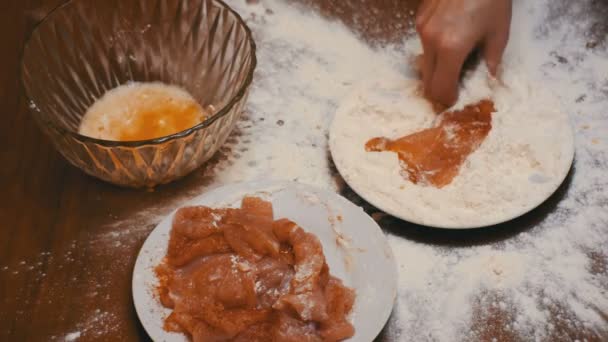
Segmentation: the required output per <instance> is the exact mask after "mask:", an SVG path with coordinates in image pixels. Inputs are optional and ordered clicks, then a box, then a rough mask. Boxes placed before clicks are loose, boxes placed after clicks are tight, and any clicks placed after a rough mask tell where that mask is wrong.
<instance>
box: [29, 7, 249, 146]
mask: <svg viewBox="0 0 608 342" xmlns="http://www.w3.org/2000/svg"><path fill="white" fill-rule="evenodd" d="M77 1H82V0H68V1H66V2H64V3H62V4H60V5H58V6H57V7H55V8H53V9H52V10H51V11H50V12H49V13H48V14H47V15H46V16H45V17H44V18H43V19H42V20H40V21H39V22H38V23H36V25H34V27H33V28H32V29H31V31H30V32H29V33H28V36H27V39H26V40H25V44H24V45H23V49H22V50H21V58H20V63H19V69H20V70H19V76H20V77H19V81H20V84H21V88H22V91H23V93H24V95H25V98H26V100H27V104H28V106H30V110H29V111H30V112H31V111H33V110H34V109H31V105H30V104H34V105H35V104H36V101H34V100H33V99H32V98H31V96H30V94H29V92H28V90H27V87H26V86H25V81H24V72H25V52H26V50H27V49H28V47H29V46H30V43H31V41H32V38H33V36H34V33H36V32H37V31H38V29H39V28H40V27H41V26H42V25H44V24H45V23H46V22H47V21H48V20H50V18H51V17H53V16H54V15H56V14H57V13H58V12H60V11H61V10H63V9H64V7H68V6H71V5H72V4H73V3H75V2H77ZM180 1H183V0H180ZM203 1H211V2H214V3H216V4H219V5H220V6H221V7H223V8H225V9H226V10H228V11H229V12H230V13H231V14H232V15H234V17H235V18H236V20H237V22H238V23H239V24H240V25H241V26H242V27H243V28H244V30H245V35H246V37H247V40H248V42H249V46H250V48H251V52H250V53H251V63H250V65H249V68H248V70H247V75H246V77H245V79H244V80H243V82H242V84H241V85H240V87H239V89H238V91H237V92H236V94H235V95H234V96H232V97H231V98H230V100H229V101H228V103H226V104H225V105H224V106H223V107H222V108H220V109H219V110H218V111H216V112H215V114H213V115H211V116H210V117H208V118H206V119H205V120H203V122H201V123H199V124H197V125H195V126H192V127H190V128H188V129H185V130H183V131H180V132H177V133H173V134H170V135H166V136H162V137H158V138H153V139H145V140H130V141H120V140H106V139H97V138H93V137H89V136H86V135H82V134H80V133H78V132H76V131H73V130H70V129H66V128H64V127H61V126H59V125H57V124H55V123H54V122H52V121H50V120H45V119H42V118H41V120H42V123H43V124H45V125H48V126H49V127H50V128H52V129H54V130H56V131H57V132H58V133H59V134H61V135H69V136H71V137H72V138H74V139H76V140H78V141H81V142H84V143H94V144H96V145H101V146H104V147H142V146H150V145H160V144H164V143H166V142H169V141H172V140H177V139H181V138H184V137H186V136H189V135H192V134H194V133H195V132H196V131H198V130H201V129H203V128H207V127H209V126H210V125H211V124H213V123H214V122H215V121H217V120H218V119H220V118H222V117H224V116H226V115H227V114H228V113H229V112H230V110H231V109H232V107H234V105H235V104H236V103H237V102H239V101H240V100H241V99H242V98H243V97H244V96H245V94H246V93H247V91H248V89H249V87H250V86H251V83H252V81H253V74H254V72H255V69H256V67H257V56H256V44H255V41H254V39H253V34H252V32H251V29H250V28H249V26H248V25H247V23H246V22H245V20H243V18H242V17H241V15H240V14H239V13H237V12H236V11H235V10H234V9H233V8H232V7H230V6H228V5H227V4H226V3H225V2H224V1H223V0H203ZM36 110H37V109H36Z"/></svg>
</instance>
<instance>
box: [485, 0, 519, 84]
mask: <svg viewBox="0 0 608 342" xmlns="http://www.w3.org/2000/svg"><path fill="white" fill-rule="evenodd" d="M505 6H506V8H505V9H504V13H506V15H505V16H503V17H502V18H501V19H500V20H499V22H498V25H497V26H496V27H497V28H496V29H495V30H493V31H491V32H490V34H489V35H487V36H486V37H485V42H484V46H483V54H484V59H485V61H486V65H487V66H488V71H490V74H491V75H492V76H494V77H496V76H497V72H498V67H499V66H500V63H501V60H502V56H503V54H504V52H505V49H506V47H507V43H508V41H509V30H510V28H511V15H512V5H511V1H507V2H505Z"/></svg>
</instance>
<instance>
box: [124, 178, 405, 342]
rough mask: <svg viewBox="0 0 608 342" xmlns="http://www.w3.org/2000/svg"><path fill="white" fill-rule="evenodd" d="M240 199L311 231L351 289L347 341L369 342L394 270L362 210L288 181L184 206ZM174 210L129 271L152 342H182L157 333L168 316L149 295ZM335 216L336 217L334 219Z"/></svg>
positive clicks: (386, 308)
mask: <svg viewBox="0 0 608 342" xmlns="http://www.w3.org/2000/svg"><path fill="white" fill-rule="evenodd" d="M245 195H255V196H259V197H262V198H264V199H266V200H269V201H271V202H272V205H273V208H274V214H275V218H277V219H278V218H283V217H284V218H289V219H291V220H293V221H295V222H296V223H298V224H299V225H300V226H301V227H302V228H303V229H305V230H306V231H308V232H311V233H314V234H315V235H317V236H318V237H319V239H320V240H321V243H322V244H323V251H324V253H325V257H326V258H327V263H328V264H329V267H330V271H331V274H332V275H334V276H337V277H338V278H340V279H342V280H343V281H344V283H345V284H346V285H347V286H349V287H352V288H354V289H355V291H356V295H357V297H356V299H355V305H354V308H353V312H352V314H351V317H350V318H351V322H352V323H353V325H354V327H355V336H353V337H352V338H351V339H349V340H348V341H353V342H354V341H360V342H369V341H372V340H373V339H374V338H375V337H376V336H377V335H378V333H379V332H380V331H381V330H382V328H383V327H384V325H385V324H386V322H387V320H388V318H389V316H390V314H391V310H392V308H393V304H394V301H395V298H396V295H397V267H396V264H395V260H394V258H393V253H392V251H391V248H390V246H389V245H388V243H387V241H386V238H385V236H384V234H383V233H382V230H380V227H378V225H377V224H376V222H375V221H374V220H372V219H371V218H370V217H369V216H368V215H367V214H365V212H364V211H363V210H362V209H361V208H359V207H357V206H355V205H354V204H352V203H351V202H349V201H348V200H346V199H344V198H343V197H341V196H339V195H337V194H335V193H333V192H328V191H324V190H320V189H315V188H312V187H309V186H305V185H301V184H297V183H290V182H278V183H277V182H269V181H262V182H253V183H241V184H235V185H229V186H224V187H221V188H217V189H214V190H211V191H209V192H207V193H205V194H204V195H202V196H200V197H198V198H195V199H194V200H192V201H190V202H189V203H188V204H187V205H206V206H210V207H216V208H218V207H227V206H228V207H238V206H239V205H240V202H241V199H242V198H243V197H244V196H245ZM174 214H175V211H174V212H173V213H171V214H170V215H169V216H167V217H166V218H165V219H164V220H162V221H161V222H160V223H159V224H158V226H157V227H156V228H155V229H154V230H153V231H152V233H151V234H150V236H149V237H148V239H147V240H146V241H145V243H144V245H143V247H142V248H141V251H140V252H139V256H138V257H137V261H136V263H135V269H134V271H133V301H134V303H135V309H136V310H137V314H138V316H139V318H140V320H141V322H142V324H143V326H144V328H145V329H146V331H147V332H148V334H149V335H150V337H151V338H152V339H153V340H154V341H159V342H160V341H186V338H185V336H184V335H182V334H176V333H169V332H166V331H165V330H163V320H164V318H165V317H166V316H167V315H168V314H169V313H170V312H171V310H169V309H166V308H164V307H163V306H162V305H161V304H160V302H159V301H158V299H157V297H156V295H155V293H154V292H155V291H154V289H155V287H156V286H157V279H156V276H155V274H154V267H156V265H158V264H159V263H160V262H161V260H162V259H163V257H164V256H165V254H166V251H167V244H168V238H169V232H170V230H171V223H172V220H173V215H174ZM340 218H341V219H340Z"/></svg>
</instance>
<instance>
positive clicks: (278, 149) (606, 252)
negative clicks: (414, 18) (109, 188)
mask: <svg viewBox="0 0 608 342" xmlns="http://www.w3.org/2000/svg"><path fill="white" fill-rule="evenodd" d="M599 3H601V2H598V1H594V0H581V1H566V0H552V1H550V0H539V1H517V2H515V13H514V18H515V19H514V22H515V23H516V25H514V27H513V32H512V40H511V43H510V48H509V52H508V56H507V57H506V58H507V59H510V60H514V61H515V60H516V61H517V62H518V63H520V67H521V70H524V71H525V72H526V73H527V75H528V76H529V78H530V79H531V80H532V81H535V82H536V84H538V87H546V88H549V89H550V90H553V91H554V92H555V93H557V95H558V97H559V100H560V101H561V102H562V103H563V105H564V107H563V108H564V110H565V112H566V113H568V114H569V116H570V119H571V121H572V122H573V124H574V127H575V134H576V152H577V155H576V161H575V168H574V171H573V174H572V177H571V179H570V180H569V181H568V182H569V183H568V186H567V188H566V189H565V191H564V195H563V196H562V198H561V200H560V201H559V203H558V204H557V205H555V207H554V208H552V210H551V212H550V213H549V214H547V215H546V216H542V215H540V214H539V218H538V220H537V221H535V222H533V224H531V225H532V228H529V229H524V227H523V225H524V222H523V221H516V222H515V223H513V224H512V227H510V228H509V229H512V230H513V234H505V235H503V236H502V237H501V238H500V239H496V241H495V242H491V241H489V242H488V241H485V242H484V243H483V244H481V245H472V246H471V245H470V244H469V245H466V246H462V244H457V243H454V244H453V245H446V244H445V243H443V242H442V240H441V239H434V238H431V236H437V234H438V233H437V232H429V233H428V234H429V235H428V238H427V235H426V232H427V230H425V229H423V228H416V227H411V226H408V225H406V224H404V223H401V222H398V221H395V220H393V219H391V218H390V217H386V216H384V215H382V214H375V215H374V217H377V218H379V219H380V218H382V219H381V221H380V223H381V225H382V226H383V227H384V228H386V229H387V231H388V232H389V242H390V244H391V246H392V248H393V251H394V254H395V256H396V259H397V262H398V263H399V267H400V269H399V278H400V288H399V298H398V302H397V306H396V308H395V313H394V315H393V317H392V318H391V321H390V322H389V325H388V327H387V329H386V331H385V332H384V333H383V335H382V337H381V338H380V340H385V341H427V340H428V341H457V340H477V339H480V338H484V337H488V335H487V331H486V330H485V328H487V326H489V325H490V324H485V322H488V320H489V318H488V317H491V316H492V313H493V312H496V311H499V312H503V313H505V317H506V321H504V322H503V323H504V324H502V325H501V328H502V329H503V330H501V331H500V334H493V335H492V334H491V335H489V338H487V340H492V338H496V339H497V340H504V339H508V338H501V336H507V337H508V336H511V337H512V338H511V339H512V340H535V339H538V340H546V341H563V340H575V339H579V340H581V341H582V340H584V339H585V338H587V340H593V339H595V340H608V329H607V328H606V327H607V326H608V322H607V320H606V317H607V316H608V315H606V313H607V312H608V302H607V298H608V193H607V192H608V190H607V189H608V171H607V170H608V140H607V139H608V137H607V135H606V132H607V131H608V113H607V112H606V108H608V81H607V80H606V74H605V72H603V71H605V70H608V52H607V51H606V45H605V41H604V43H602V41H601V39H603V37H604V35H605V32H606V31H600V32H604V33H603V35H601V36H600V37H597V36H595V35H593V34H590V33H589V32H590V28H591V27H592V26H594V25H595V24H596V23H602V22H605V20H606V19H605V18H606V15H607V14H608V13H607V11H606V6H604V7H601V6H602V5H601V4H599ZM228 4H229V5H230V6H232V7H234V8H235V9H236V10H237V11H238V12H239V13H241V15H242V16H243V18H245V19H246V20H247V22H248V24H249V25H250V27H251V29H252V31H253V33H254V36H255V39H256V42H257V45H258V59H259V66H258V69H257V70H256V74H255V79H254V82H253V86H252V89H251V92H250V96H249V102H248V105H247V109H246V113H245V115H244V118H243V120H242V121H240V122H239V123H238V125H237V129H236V130H235V134H234V135H233V136H232V137H231V139H230V141H229V143H228V144H227V146H226V148H225V149H224V152H223V153H221V154H220V156H219V157H218V158H216V160H215V161H213V162H212V163H211V164H209V165H208V167H207V168H206V169H204V170H202V171H200V173H201V175H200V176H195V177H201V178H202V179H203V180H202V181H201V182H199V183H196V186H194V187H192V188H188V189H187V190H186V191H180V192H179V193H169V192H168V190H167V188H165V189H164V190H162V191H164V192H163V194H162V195H163V197H162V198H161V199H162V201H161V200H159V202H158V203H157V204H155V205H154V206H149V207H147V208H146V209H142V210H141V211H140V212H138V213H136V214H134V215H129V217H125V216H124V215H118V216H116V217H110V218H109V220H110V221H112V222H111V223H110V224H108V225H107V226H104V227H90V228H89V230H88V231H87V232H86V233H85V232H83V233H82V236H81V237H79V240H78V241H75V242H74V243H75V247H71V246H68V247H66V248H67V250H68V251H69V252H70V253H72V252H74V253H79V254H78V255H77V257H76V258H75V259H76V261H74V256H73V254H68V253H67V252H66V255H53V256H48V255H41V256H39V257H35V258H33V259H31V260H30V259H28V260H25V261H26V264H25V265H18V264H14V265H13V264H11V265H6V266H4V265H0V266H4V267H0V272H4V273H5V274H4V275H5V276H7V277H9V279H10V277H20V276H22V273H27V272H36V273H35V274H36V276H35V277H32V279H33V280H35V281H41V280H40V279H46V280H47V283H46V286H47V287H48V291H52V292H50V293H57V294H58V295H57V297H54V298H53V300H54V301H60V300H61V298H62V296H63V295H65V294H63V293H64V292H65V290H64V289H65V283H64V282H63V281H60V280H61V279H49V277H48V276H46V273H47V272H48V271H49V270H48V268H47V267H46V265H55V266H54V267H57V266H56V265H65V267H68V266H69V265H70V264H72V263H75V262H78V261H77V260H80V258H84V256H85V255H86V257H87V258H88V259H87V260H95V261H96V262H97V263H98V264H99V265H101V266H99V267H100V269H95V270H91V271H90V272H88V273H86V274H78V275H75V276H77V277H78V279H79V280H80V281H82V282H84V283H85V284H87V283H88V284H99V287H98V288H96V287H93V286H92V287H93V288H95V289H97V292H92V294H91V295H95V298H96V300H97V302H98V303H99V306H100V307H103V308H104V309H103V310H102V311H101V312H99V313H95V314H94V315H93V316H92V317H87V316H83V317H82V318H81V319H82V322H80V323H78V324H75V326H74V327H72V328H71V329H70V330H69V331H63V332H58V334H57V336H61V337H60V338H64V337H65V336H66V333H67V332H72V331H81V332H82V337H83V338H84V337H87V336H86V335H87V334H93V332H96V333H95V336H96V337H97V338H98V339H100V340H103V339H105V340H108V339H111V338H112V336H116V334H117V332H118V333H120V332H121V331H126V330H128V329H132V328H131V327H125V324H128V322H123V321H122V320H120V319H117V317H123V316H124V313H122V312H123V311H124V310H127V309H126V306H129V305H131V303H130V301H129V298H128V295H126V294H125V293H123V292H125V291H123V290H125V289H126V287H125V288H122V287H120V288H118V290H116V291H115V290H113V289H115V288H116V286H114V284H103V283H102V280H103V279H104V278H105V279H110V277H109V276H107V275H106V274H108V275H109V274H115V273H116V272H122V273H124V274H129V273H130V272H131V269H132V266H133V262H134V261H135V257H136V250H137V248H138V247H139V246H141V243H142V242H143V240H144V239H145V237H146V235H147V234H148V233H149V232H150V230H151V229H152V228H153V227H154V225H155V224H156V223H158V222H159V220H160V218H161V217H163V216H164V215H166V214H168V213H169V212H170V211H171V210H172V209H174V208H176V207H177V206H179V205H180V204H182V203H184V202H185V201H187V200H189V199H190V198H192V197H194V196H196V195H197V194H200V193H202V192H204V191H207V190H208V189H210V188H211V187H216V186H220V185H223V184H226V183H230V182H236V181H248V180H254V179H259V178H282V179H296V180H299V181H301V182H305V183H309V184H313V185H317V186H320V187H323V188H334V189H336V190H338V189H339V185H340V183H339V182H336V181H335V180H334V171H332V168H331V163H330V161H329V155H328V151H327V133H328V127H329V123H330V122H331V120H332V115H333V113H335V111H336V108H337V105H338V103H340V102H341V101H342V100H343V98H344V96H346V95H347V94H349V93H350V92H352V90H353V89H352V85H353V84H355V83H358V82H359V81H361V80H364V79H370V78H371V77H372V76H374V75H376V74H378V73H381V72H382V70H386V69H391V68H394V69H396V70H398V71H399V72H402V73H403V72H405V70H406V69H407V62H408V60H409V58H411V57H412V54H413V51H414V50H413V48H412V46H413V45H415V44H412V43H411V41H406V42H405V43H404V44H399V45H397V46H387V47H381V48H376V49H372V48H370V47H368V46H367V45H366V44H364V43H363V42H361V41H360V40H359V39H358V38H357V37H356V35H355V34H353V33H351V32H349V31H348V30H347V29H346V28H345V27H343V26H342V25H341V24H339V23H336V22H328V21H327V20H326V19H323V18H321V17H320V16H318V15H317V14H314V13H309V12H307V11H306V10H302V9H301V8H299V7H298V6H296V5H287V4H285V3H284V2H280V1H276V0H260V1H259V2H258V3H256V4H251V5H250V4H247V2H246V1H245V0H230V1H228ZM602 8H603V10H602ZM268 10H270V11H268ZM404 20H405V19H404ZM591 46H592V47H593V48H592V47H591ZM186 181H187V180H186ZM159 191H161V190H159ZM142 197H143V196H142ZM352 199H353V200H354V201H356V202H358V203H362V202H360V199H357V198H356V197H352ZM362 204H363V203H362ZM366 208H368V209H369V210H370V212H371V213H373V208H369V206H367V207H366ZM540 216H542V217H540ZM417 230H421V233H419V236H418V238H416V236H413V235H412V234H413V233H412V232H414V231H417ZM89 231H90V232H91V233H89ZM494 232H495V231H494ZM517 232H519V233H517ZM478 234H479V235H486V234H488V235H491V234H492V232H486V231H480V232H478ZM506 235H508V236H509V237H508V238H505V236H506ZM420 236H422V238H420ZM450 236H452V237H454V240H457V241H458V240H459V239H458V237H459V235H457V234H454V235H450ZM468 236H472V235H468ZM80 238H81V240H80ZM460 240H462V237H461V239H460ZM116 242H120V244H118V245H117V244H116ZM471 244H472V243H471ZM85 251H86V254H85ZM45 253H46V252H45ZM117 255H120V256H121V257H120V258H117V257H116V256H117ZM39 263H40V265H42V266H39ZM32 266H34V268H33V270H30V269H29V267H32ZM7 267H8V268H7ZM14 272H16V273H17V274H16V275H12V274H13V273H14ZM125 282H127V283H130V281H125ZM125 286H126V285H125ZM20 298H21V299H20V300H22V301H24V302H25V301H27V300H30V299H29V298H30V296H27V295H26V293H23V294H22V297H20ZM2 300H4V301H8V300H19V298H5V299H2ZM2 300H0V301H2ZM49 305H52V304H49ZM108 310H115V312H116V313H114V312H111V311H108ZM19 315H20V314H19V313H16V317H17V319H26V317H25V315H24V314H23V312H22V313H21V316H19ZM19 317H20V318H19ZM99 317H101V318H102V319H99ZM602 317H603V318H602ZM499 323H500V322H499ZM559 326H561V327H564V326H566V327H568V328H569V329H568V330H567V331H565V330H563V329H560V328H559ZM85 327H86V328H85ZM85 330H86V332H85ZM582 332H586V333H585V334H583V333H582ZM577 334H579V335H577Z"/></svg>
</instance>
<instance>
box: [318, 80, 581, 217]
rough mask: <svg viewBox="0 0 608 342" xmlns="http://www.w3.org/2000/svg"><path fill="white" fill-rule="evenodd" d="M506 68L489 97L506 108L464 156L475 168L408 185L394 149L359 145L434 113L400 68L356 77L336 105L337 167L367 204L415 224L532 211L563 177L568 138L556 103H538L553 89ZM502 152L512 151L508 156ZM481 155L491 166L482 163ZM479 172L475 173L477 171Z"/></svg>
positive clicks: (570, 149) (333, 146) (423, 123)
mask: <svg viewBox="0 0 608 342" xmlns="http://www.w3.org/2000/svg"><path fill="white" fill-rule="evenodd" d="M511 74H513V75H511ZM511 74H510V75H511V76H510V77H511V78H512V79H511V78H509V82H510V83H509V86H508V87H502V88H499V89H497V90H495V93H496V94H498V95H496V96H497V99H494V98H493V99H494V100H495V104H496V106H497V108H498V109H499V111H500V110H504V109H506V110H507V111H508V112H507V113H502V114H500V113H501V112H499V114H498V115H497V116H495V117H493V119H492V120H493V125H494V127H493V128H492V131H491V132H490V135H489V136H488V138H487V139H486V141H485V142H484V144H483V145H482V146H481V148H479V150H478V151H476V152H475V154H474V155H472V156H470V157H469V158H468V160H467V164H468V165H475V166H472V167H477V169H475V170H474V171H471V169H469V172H468V173H466V174H464V172H465V171H462V170H461V172H460V174H459V176H458V178H456V179H455V181H454V184H456V183H458V186H452V185H454V184H452V185H450V186H446V187H445V188H442V189H437V188H434V187H431V186H422V185H416V184H413V183H412V182H410V181H409V180H408V179H407V178H404V177H403V175H402V168H401V166H400V164H399V160H398V157H397V155H396V154H395V153H393V152H382V153H369V152H366V151H365V149H364V146H365V143H366V142H367V141H368V140H369V139H371V138H373V137H378V136H386V137H396V136H401V135H403V134H404V132H413V131H415V130H419V129H421V128H425V127H430V125H432V122H433V121H434V120H435V119H436V117H437V116H436V114H435V113H434V112H433V111H432V109H431V107H430V106H429V104H428V102H427V101H426V100H425V99H423V98H421V97H420V96H419V95H418V86H419V85H418V81H417V79H416V78H412V77H407V76H406V75H401V74H394V75H392V76H386V77H384V75H383V77H379V78H374V79H372V80H367V81H364V82H362V83H361V85H360V86H358V87H356V88H355V90H354V91H353V93H352V94H351V95H349V96H347V97H346V98H345V99H344V100H343V102H342V103H341V104H340V105H339V107H338V108H337V110H336V114H335V116H334V119H333V122H332V124H331V128H330V137H329V146H330V151H331V155H332V159H333V161H334V164H335V165H336V168H337V170H338V171H339V172H340V174H341V175H342V177H343V178H344V180H345V181H346V183H347V184H348V185H349V186H350V187H351V188H352V189H353V191H355V192H356V193H357V194H358V195H359V196H361V197H362V198H363V199H365V200H366V201H367V202H368V203H370V204H372V205H374V206H375V207H376V208H378V209H380V210H382V211H384V212H386V213H388V214H390V215H392V216H395V217H397V218H400V219H402V220H405V221H409V222H412V223H415V224H419V225H423V226H428V227H436V228H445V229H473V228H481V227H488V226H493V225H496V224H500V223H503V222H506V221H510V220H512V219H515V218H517V217H519V216H521V215H523V214H525V213H527V212H529V211H531V210H533V209H534V208H536V207H538V206H539V205H540V204H542V203H543V202H544V201H545V200H547V199H548V198H549V197H550V196H551V195H552V194H553V193H554V192H555V191H556V190H557V189H558V188H559V186H560V185H561V184H562V182H563V181H564V179H565V178H566V176H567V175H568V172H569V170H570V168H571V165H572V162H573V158H574V136H573V132H572V127H571V125H570V123H569V119H568V115H567V114H565V113H564V112H563V111H562V110H561V109H560V108H559V106H557V105H556V106H553V105H552V106H547V105H546V104H547V103H559V102H558V100H557V99H556V98H555V97H554V96H553V94H551V93H549V92H548V91H546V90H545V89H543V87H540V88H539V87H537V86H536V85H534V84H531V83H529V81H527V79H526V78H525V77H516V75H515V74H514V73H511ZM475 75H476V76H477V79H475V80H473V81H475V82H477V83H480V84H481V83H482V81H483V80H485V78H484V77H485V74H484V73H483V72H481V71H479V72H476V74H475ZM480 75H483V76H480ZM473 81H471V82H473ZM465 83H466V82H465ZM469 83H470V82H469ZM478 88H479V89H481V90H479V89H478V90H477V91H478V92H479V94H477V95H475V96H478V98H477V99H476V98H475V97H474V95H471V94H472V93H473V91H470V92H469V93H471V94H469V93H467V92H466V91H463V92H462V93H461V100H462V101H463V102H464V103H473V102H476V101H477V100H478V99H479V98H485V97H487V94H482V93H483V91H482V90H483V89H485V88H484V87H482V86H479V87H478ZM489 91H490V90H489V88H488V92H489ZM529 92H531V93H532V94H533V95H529V94H528V93H529ZM480 94H481V95H480ZM499 95H500V96H499ZM467 96H468V98H467ZM521 98H523V99H527V100H526V101H521V100H520V99H521ZM507 114H508V115H509V116H508V120H507V117H506V115H507ZM501 115H502V116H501ZM513 117H515V119H513ZM524 128H525V129H524ZM505 139H511V140H512V142H511V144H506V143H504V141H505ZM488 144H490V145H488ZM484 148H485V149H484ZM505 155H508V156H513V155H515V156H516V157H511V158H510V159H509V158H505V157H504V156H505ZM528 155H532V157H530V158H531V159H532V160H533V161H534V162H536V163H537V164H538V166H534V167H532V166H528V165H526V164H525V163H526V162H527V161H526V160H525V158H524V157H523V156H528ZM474 157H476V158H474ZM487 160H490V161H491V164H488V163H487V162H486V164H485V165H484V161H487ZM528 163H529V164H531V163H532V162H528ZM514 167H515V168H514ZM517 168H519V169H517ZM463 169H464V167H463ZM482 172H483V176H479V175H480V174H481V173H482ZM459 181H460V182H459ZM505 184H509V187H506V186H504V185H505ZM495 185H496V186H495ZM507 188H508V189H507ZM484 192H485V193H484ZM490 194H491V195H490ZM482 204H487V205H482Z"/></svg>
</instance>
